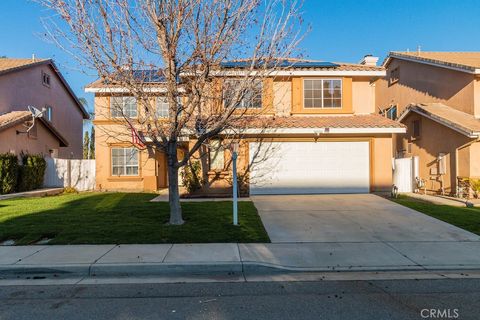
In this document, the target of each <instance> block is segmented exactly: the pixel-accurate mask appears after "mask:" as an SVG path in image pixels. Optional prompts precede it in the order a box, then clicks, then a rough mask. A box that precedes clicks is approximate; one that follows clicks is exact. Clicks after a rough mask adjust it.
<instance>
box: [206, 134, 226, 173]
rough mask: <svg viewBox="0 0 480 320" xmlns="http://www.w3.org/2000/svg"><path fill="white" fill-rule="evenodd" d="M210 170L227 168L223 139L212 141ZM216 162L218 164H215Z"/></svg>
mask: <svg viewBox="0 0 480 320" xmlns="http://www.w3.org/2000/svg"><path fill="white" fill-rule="evenodd" d="M209 154H210V159H209V160H210V171H223V170H225V148H224V147H223V145H222V141H221V140H211V141H210V150H209ZM214 164H218V166H217V165H215V166H214Z"/></svg>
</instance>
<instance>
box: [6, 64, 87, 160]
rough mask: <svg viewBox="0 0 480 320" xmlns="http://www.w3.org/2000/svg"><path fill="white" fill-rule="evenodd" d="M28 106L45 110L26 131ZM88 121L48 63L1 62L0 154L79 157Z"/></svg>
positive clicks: (28, 122) (56, 71) (84, 112)
mask: <svg viewBox="0 0 480 320" xmlns="http://www.w3.org/2000/svg"><path fill="white" fill-rule="evenodd" d="M28 106H33V107H35V108H37V109H38V110H44V112H43V115H42V117H41V118H39V119H38V120H37V121H35V125H34V126H33V127H32V128H31V129H30V130H29V128H30V126H31V125H32V124H33V123H32V114H31V112H30V111H29V110H28ZM88 118H89V115H88V113H87V112H86V111H85V109H84V107H83V106H82V104H81V103H80V102H79V101H78V99H77V97H76V96H75V94H74V93H73V91H72V89H71V88H70V86H69V85H68V83H67V82H66V80H65V78H64V77H63V76H62V74H61V73H60V71H59V70H58V68H57V67H56V65H55V64H54V62H53V61H52V60H50V59H35V58H32V59H11V58H0V152H2V153H3V152H12V153H14V154H20V153H21V152H28V153H41V154H44V155H47V156H53V157H60V158H76V159H81V158H82V157H83V155H82V138H83V137H82V134H83V120H84V119H88ZM27 131H28V132H27Z"/></svg>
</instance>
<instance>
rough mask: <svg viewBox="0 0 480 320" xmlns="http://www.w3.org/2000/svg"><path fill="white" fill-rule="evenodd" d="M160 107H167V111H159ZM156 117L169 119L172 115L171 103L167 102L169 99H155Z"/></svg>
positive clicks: (159, 97)
mask: <svg viewBox="0 0 480 320" xmlns="http://www.w3.org/2000/svg"><path fill="white" fill-rule="evenodd" d="M159 105H162V106H167V109H166V110H164V109H159ZM155 115H156V116H157V117H158V118H168V117H169V115H170V103H169V102H168V101H167V97H163V96H158V97H157V98H156V99H155Z"/></svg>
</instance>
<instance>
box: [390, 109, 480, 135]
mask: <svg viewBox="0 0 480 320" xmlns="http://www.w3.org/2000/svg"><path fill="white" fill-rule="evenodd" d="M412 111H413V112H416V113H418V114H421V115H425V116H427V117H429V118H432V119H433V120H435V121H437V122H439V123H442V124H443V125H445V126H447V127H450V128H452V129H454V130H457V131H459V132H461V133H463V134H465V135H467V136H469V137H474V136H477V137H478V136H480V119H477V118H475V117H474V116H473V115H471V114H468V113H465V112H462V111H459V110H457V109H454V108H452V107H449V106H447V105H444V104H442V103H421V104H412V105H410V106H408V108H407V109H406V110H405V111H404V112H403V113H402V114H401V115H400V118H399V119H400V120H401V119H403V118H404V117H405V116H406V115H407V114H408V113H409V112H412Z"/></svg>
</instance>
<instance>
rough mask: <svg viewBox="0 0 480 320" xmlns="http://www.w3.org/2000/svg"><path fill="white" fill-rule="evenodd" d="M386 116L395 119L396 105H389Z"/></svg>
mask: <svg viewBox="0 0 480 320" xmlns="http://www.w3.org/2000/svg"><path fill="white" fill-rule="evenodd" d="M386 115H387V118H388V119H392V120H396V119H397V106H391V107H390V108H389V109H388V110H387V112H386Z"/></svg>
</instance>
